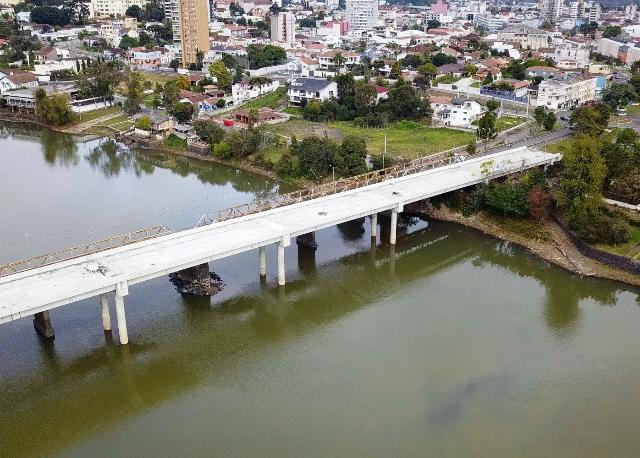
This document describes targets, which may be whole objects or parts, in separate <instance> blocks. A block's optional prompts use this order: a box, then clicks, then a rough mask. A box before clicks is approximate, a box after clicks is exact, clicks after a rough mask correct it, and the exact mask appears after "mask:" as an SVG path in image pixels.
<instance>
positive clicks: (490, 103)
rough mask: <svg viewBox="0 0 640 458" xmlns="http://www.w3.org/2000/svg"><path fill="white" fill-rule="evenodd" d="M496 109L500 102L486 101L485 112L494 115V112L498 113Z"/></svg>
mask: <svg viewBox="0 0 640 458" xmlns="http://www.w3.org/2000/svg"><path fill="white" fill-rule="evenodd" d="M498 108H500V102H498V101H497V100H488V101H487V110H489V111H490V112H491V113H495V112H496V111H498Z"/></svg>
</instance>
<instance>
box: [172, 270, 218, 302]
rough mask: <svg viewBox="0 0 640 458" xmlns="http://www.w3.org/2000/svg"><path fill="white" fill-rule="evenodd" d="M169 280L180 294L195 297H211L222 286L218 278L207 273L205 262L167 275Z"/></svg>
mask: <svg viewBox="0 0 640 458" xmlns="http://www.w3.org/2000/svg"><path fill="white" fill-rule="evenodd" d="M169 280H171V283H173V285H174V286H175V287H176V289H177V290H178V292H179V293H180V294H193V295H195V296H213V295H214V294H216V293H218V292H219V291H220V290H221V289H222V287H223V286H224V285H223V284H222V280H221V279H220V277H218V276H217V275H216V274H215V273H211V272H210V271H209V264H207V263H206V262H205V263H204V264H199V265H197V266H193V267H189V268H187V269H182V270H179V271H177V272H174V273H172V274H169Z"/></svg>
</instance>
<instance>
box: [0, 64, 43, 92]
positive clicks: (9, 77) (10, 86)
mask: <svg viewBox="0 0 640 458" xmlns="http://www.w3.org/2000/svg"><path fill="white" fill-rule="evenodd" d="M35 87H38V78H37V77H36V75H34V74H33V73H31V72H28V71H25V70H18V69H13V68H3V69H0V94H4V93H6V92H7V91H13V90H15V89H20V88H35Z"/></svg>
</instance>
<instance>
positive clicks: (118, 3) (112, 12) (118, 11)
mask: <svg viewBox="0 0 640 458" xmlns="http://www.w3.org/2000/svg"><path fill="white" fill-rule="evenodd" d="M146 4H147V0H91V2H90V6H89V8H90V10H92V11H93V14H94V16H98V17H105V16H112V17H118V16H124V15H125V13H126V11H127V9H128V8H129V7H130V6H133V5H137V6H139V7H140V8H142V7H144V5H146Z"/></svg>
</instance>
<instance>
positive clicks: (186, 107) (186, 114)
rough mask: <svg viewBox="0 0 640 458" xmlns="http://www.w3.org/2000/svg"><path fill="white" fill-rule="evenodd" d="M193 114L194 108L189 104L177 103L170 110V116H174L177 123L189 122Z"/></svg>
mask: <svg viewBox="0 0 640 458" xmlns="http://www.w3.org/2000/svg"><path fill="white" fill-rule="evenodd" d="M195 113H196V110H195V107H194V106H193V104H192V103H190V102H178V103H176V104H175V105H174V106H173V108H172V110H171V114H172V115H173V116H175V118H176V119H177V120H178V122H179V123H185V122H187V121H190V120H191V118H193V115H194V114H195Z"/></svg>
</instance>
